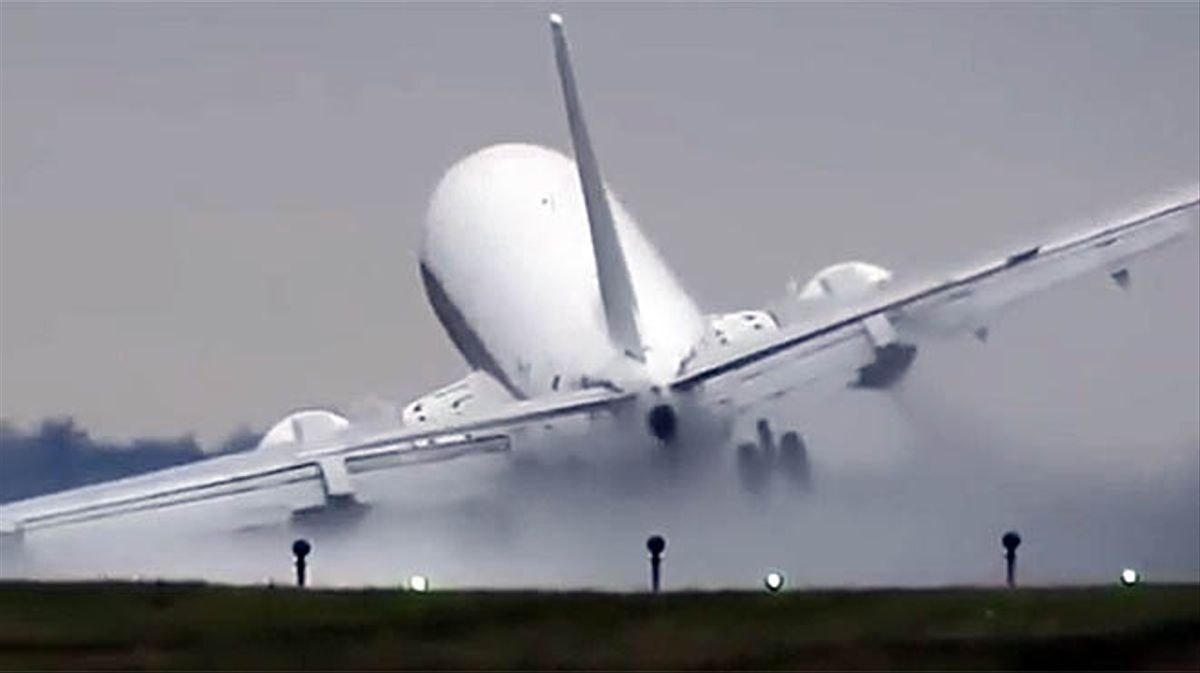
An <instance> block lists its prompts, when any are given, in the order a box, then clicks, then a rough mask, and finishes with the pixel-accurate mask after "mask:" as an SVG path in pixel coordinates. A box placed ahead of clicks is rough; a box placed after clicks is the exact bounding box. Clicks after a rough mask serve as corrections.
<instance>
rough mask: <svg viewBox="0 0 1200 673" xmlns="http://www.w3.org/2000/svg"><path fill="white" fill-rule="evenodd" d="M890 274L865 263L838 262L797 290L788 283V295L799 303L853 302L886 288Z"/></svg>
mask: <svg viewBox="0 0 1200 673" xmlns="http://www.w3.org/2000/svg"><path fill="white" fill-rule="evenodd" d="M891 280H892V272H891V271H888V270H887V269H885V268H883V267H881V266H875V265H874V264H868V263H866V262H842V263H841V264H834V265H833V266H828V267H825V268H824V269H821V270H820V271H818V272H817V274H816V275H814V276H813V277H812V279H811V280H809V281H808V283H806V284H805V285H804V287H803V288H802V289H801V288H798V287H797V284H796V283H794V282H793V283H792V285H791V287H790V288H789V290H790V293H791V294H793V295H794V296H796V297H797V298H799V299H802V300H814V299H830V298H836V299H840V300H845V299H857V298H861V297H863V296H866V295H868V294H870V293H871V292H877V291H879V290H882V289H883V288H885V287H887V285H888V283H890V282H891Z"/></svg>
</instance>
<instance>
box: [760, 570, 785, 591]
mask: <svg viewBox="0 0 1200 673" xmlns="http://www.w3.org/2000/svg"><path fill="white" fill-rule="evenodd" d="M763 586H765V587H766V588H767V591H770V592H771V593H775V592H776V591H779V590H780V589H782V588H783V575H782V574H780V573H777V572H769V573H767V576H766V577H764V578H763Z"/></svg>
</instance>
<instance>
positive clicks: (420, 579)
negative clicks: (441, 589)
mask: <svg viewBox="0 0 1200 673" xmlns="http://www.w3.org/2000/svg"><path fill="white" fill-rule="evenodd" d="M408 588H409V590H410V591H416V592H418V593H424V592H426V591H429V579H428V578H426V577H425V576H424V575H413V576H412V577H410V578H408Z"/></svg>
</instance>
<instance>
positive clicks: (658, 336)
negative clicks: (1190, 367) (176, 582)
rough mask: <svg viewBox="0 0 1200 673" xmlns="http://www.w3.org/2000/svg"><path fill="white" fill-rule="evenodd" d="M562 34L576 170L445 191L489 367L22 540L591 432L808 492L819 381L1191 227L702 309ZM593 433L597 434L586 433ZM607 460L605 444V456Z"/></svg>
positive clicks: (110, 488) (314, 422)
mask: <svg viewBox="0 0 1200 673" xmlns="http://www.w3.org/2000/svg"><path fill="white" fill-rule="evenodd" d="M550 24H551V25H550V28H551V32H552V36H553V44H554V53H555V59H556V62H557V66H558V74H559V77H560V80H561V85H562V92H563V97H564V100H565V104H566V113H567V121H568V125H569V128H570V135H571V143H572V147H573V149H574V155H575V160H574V161H572V160H571V159H570V158H568V157H566V156H564V155H562V154H560V153H558V152H556V151H554V150H551V149H547V148H543V147H537V146H533V145H521V144H506V145H497V146H494V147H489V148H486V149H483V150H481V151H479V152H476V153H475V154H472V155H470V156H468V157H466V158H465V159H463V160H461V161H460V162H458V163H457V164H456V165H454V166H453V167H452V168H450V170H449V171H447V173H446V174H445V176H444V177H443V178H442V180H441V182H440V183H439V184H438V186H437V188H436V189H435V191H434V193H433V196H432V199H431V202H430V205H429V210H428V215H427V219H426V222H425V238H424V242H423V245H422V249H421V253H420V270H421V276H422V279H423V281H424V284H425V290H426V292H427V294H428V298H429V301H430V303H431V304H432V306H433V309H434V312H435V313H436V315H437V317H438V319H439V320H440V321H441V323H442V325H443V326H444V327H445V329H446V332H447V333H448V334H449V336H450V338H451V340H452V341H453V342H454V345H455V346H456V347H457V348H458V350H459V352H461V353H462V356H463V358H464V359H465V360H466V361H467V363H468V364H469V366H470V369H471V372H470V373H469V374H468V375H467V376H466V377H465V378H463V379H462V380H460V381H458V382H456V383H454V384H452V385H449V386H446V387H445V388H442V389H440V390H437V391H435V392H432V393H430V394H428V395H426V396H424V397H421V398H420V399H417V400H415V401H414V402H412V403H411V404H409V405H407V406H406V407H404V408H403V410H402V411H401V412H400V413H399V414H398V416H399V417H398V418H393V419H391V420H389V421H387V422H385V423H380V422H372V423H361V424H356V423H351V422H350V421H349V420H347V419H346V418H344V417H342V416H340V415H338V414H336V413H334V412H331V411H327V410H320V409H312V410H303V411H298V412H296V413H293V414H291V415H289V416H287V417H286V418H284V419H283V420H282V421H280V422H279V423H278V424H277V425H275V426H274V427H273V428H272V429H271V430H270V431H269V432H268V433H267V434H266V435H265V436H264V438H263V439H262V441H261V443H260V444H259V446H258V447H257V448H256V449H255V450H253V451H250V452H246V453H243V454H236V455H228V456H221V457H216V458H212V459H209V460H205V461H200V462H198V463H193V464H189V465H184V466H181V467H177V468H173V469H168V470H163V471H160V472H155V473H151V474H147V475H141V476H137V477H133V478H129V479H123V480H119V481H115V482H110V483H105V484H99V485H94V486H88V487H83V488H79V489H74V490H71V491H66V492H63V493H57V494H52V495H47V496H42V497H36V498H31V499H28V500H24V501H20V502H14V503H10V504H7V505H4V506H3V507H0V532H3V533H5V534H8V535H10V536H14V537H17V538H26V537H29V536H36V535H38V534H39V532H40V531H42V530H44V529H52V528H60V527H68V526H81V525H84V524H86V523H88V522H94V521H97V520H102V519H114V518H119V517H124V516H132V515H135V514H136V513H142V512H147V511H158V510H165V509H169V508H176V507H181V506H183V505H191V506H197V505H201V506H202V505H203V504H204V503H207V502H214V501H223V502H231V501H237V500H239V499H244V498H249V497H252V496H253V495H254V494H261V493H274V494H276V495H278V496H279V497H280V498H282V499H283V500H285V501H286V502H287V503H288V508H289V509H290V511H291V512H292V513H293V514H294V515H297V516H307V515H309V514H313V513H320V512H323V511H330V510H333V509H337V508H340V507H343V506H346V505H349V506H352V507H353V506H359V505H368V506H369V505H370V498H369V497H367V496H366V495H365V493H364V489H363V487H362V485H363V483H364V480H366V479H368V478H370V476H371V473H384V472H389V471H393V470H411V469H415V466H417V465H422V464H428V463H432V462H441V461H450V460H455V461H470V460H472V457H473V456H481V455H485V454H488V455H492V456H496V455H498V454H499V455H507V456H509V457H514V458H515V457H517V456H519V455H520V452H521V448H522V441H523V439H524V438H525V437H527V435H528V433H530V432H541V431H542V430H543V429H544V428H547V427H551V428H554V427H574V428H576V429H580V428H582V434H580V433H578V432H577V433H576V435H575V436H574V437H564V438H563V439H562V440H561V441H562V442H563V443H564V444H566V443H577V444H589V443H594V440H596V439H600V440H601V441H600V442H599V444H602V445H603V447H602V448H596V449H594V450H596V451H604V452H606V455H605V456H604V457H603V459H604V460H613V461H617V462H620V463H621V464H623V465H627V466H628V465H633V466H634V467H635V469H636V468H637V466H638V465H648V464H651V463H655V462H656V461H657V462H663V461H662V459H663V458H664V457H665V458H668V459H669V460H667V461H666V462H667V463H668V464H671V463H672V461H674V463H678V464H689V462H690V459H692V458H695V459H696V462H703V460H702V459H704V458H711V457H714V456H715V457H717V458H721V457H727V458H728V461H727V462H728V463H732V464H734V465H736V466H737V470H736V471H737V472H738V473H739V474H740V478H741V479H742V480H743V483H744V485H745V486H746V487H748V488H749V489H750V490H755V489H757V488H760V487H761V486H762V484H763V481H764V478H765V476H768V475H770V474H779V475H782V476H784V477H786V478H787V479H788V480H791V481H792V482H794V483H795V484H797V485H799V486H800V487H804V486H805V485H806V484H807V483H808V481H809V479H810V467H809V465H810V462H809V456H808V449H807V447H806V446H805V443H804V441H803V439H802V438H801V435H800V434H799V432H798V431H797V430H794V429H786V431H784V432H782V433H780V434H779V438H778V440H776V438H775V435H776V429H775V428H772V427H771V424H770V422H769V421H768V420H767V419H766V418H765V417H764V416H761V415H760V414H758V413H756V410H758V409H759V408H760V407H761V405H763V404H764V403H767V402H769V401H770V400H773V399H776V398H779V397H781V396H784V395H788V394H790V393H794V392H796V391H799V390H800V389H802V388H807V387H811V386H817V385H818V384H822V383H823V384H830V385H832V386H833V387H835V388H844V387H845V386H850V387H852V388H866V389H884V388H888V387H890V386H892V385H893V384H895V383H896V382H897V381H899V380H900V379H901V378H902V377H903V376H904V375H905V373H906V371H908V369H909V367H910V365H911V364H912V363H913V361H914V358H915V357H916V355H917V353H918V345H919V343H920V342H921V341H922V340H924V339H929V338H934V337H937V336H944V335H955V334H973V335H974V336H975V337H976V338H978V339H980V340H985V339H986V337H987V325H988V324H989V322H990V321H992V320H994V319H995V316H996V315H997V313H998V312H999V311H1000V310H1001V309H1002V308H1004V307H1007V306H1008V305H1010V304H1012V303H1013V302H1015V301H1016V300H1018V299H1021V298H1023V297H1026V296H1029V295H1031V294H1032V293H1034V292H1036V291H1039V290H1043V289H1046V288H1048V287H1051V286H1053V285H1056V284H1058V283H1060V282H1062V281H1065V280H1068V279H1070V278H1073V277H1076V276H1079V275H1082V274H1085V273H1087V272H1090V271H1093V270H1099V271H1102V272H1104V273H1107V274H1109V275H1110V276H1111V278H1112V280H1113V281H1114V282H1115V283H1116V285H1118V286H1120V287H1121V288H1128V286H1129V284H1130V270H1129V263H1130V261H1131V260H1132V258H1134V257H1135V256H1137V255H1140V254H1142V253H1145V252H1149V251H1151V250H1154V249H1157V248H1160V247H1162V246H1164V245H1167V244H1169V243H1172V242H1175V241H1177V240H1179V239H1180V238H1181V237H1183V236H1184V235H1186V234H1188V233H1189V232H1190V231H1191V230H1192V229H1193V228H1194V222H1195V220H1196V214H1197V211H1198V208H1197V205H1198V203H1200V200H1198V198H1197V195H1196V193H1195V190H1193V191H1192V192H1191V193H1189V194H1188V195H1187V196H1186V197H1185V198H1182V199H1178V200H1174V201H1172V202H1170V203H1165V204H1162V205H1161V206H1159V207H1156V208H1154V209H1151V210H1149V211H1148V212H1144V213H1141V214H1137V215H1135V216H1132V217H1128V218H1118V219H1115V220H1113V221H1109V222H1104V223H1099V224H1096V225H1095V226H1093V227H1092V228H1089V229H1086V230H1084V231H1079V232H1077V233H1075V234H1074V235H1070V236H1067V237H1064V238H1060V239H1058V240H1049V241H1044V242H1041V243H1037V244H1031V245H1028V246H1025V247H1022V248H1020V249H1018V250H1014V251H1012V253H1011V254H1008V255H1004V256H1002V257H1000V258H999V259H996V260H994V261H992V262H990V263H987V264H983V265H979V266H973V267H971V268H966V269H963V270H962V271H961V272H959V273H956V274H953V275H949V276H945V277H939V278H935V279H932V280H926V281H923V282H919V283H914V284H910V285H900V284H898V283H896V282H894V281H893V276H892V274H891V273H890V272H888V271H887V270H885V269H882V268H880V267H878V266H874V265H871V264H866V263H862V262H848V263H843V264H836V265H833V266H830V267H828V268H826V269H824V270H822V271H820V272H819V273H817V274H816V275H815V276H813V278H812V279H811V280H810V281H808V283H807V284H805V285H803V286H802V287H801V286H798V285H796V286H793V287H791V288H790V291H789V296H788V298H787V301H786V302H785V304H786V306H783V307H782V308H777V310H771V311H769V310H746V311H738V312H735V313H727V314H720V315H710V314H705V313H704V312H703V311H701V310H700V308H699V307H697V305H696V303H695V302H694V301H693V300H692V298H691V297H690V296H689V295H688V294H687V292H686V291H685V290H684V288H683V287H682V286H681V285H680V283H679V281H678V280H677V279H676V277H675V275H674V274H673V273H672V272H671V270H670V269H669V268H668V267H667V266H666V264H665V263H664V262H663V260H662V258H661V257H660V256H659V254H658V252H657V251H656V250H655V249H654V247H653V246H652V245H651V244H650V242H649V241H648V240H647V239H646V238H645V237H644V235H643V234H642V231H641V230H640V229H639V227H638V225H637V224H636V223H635V222H634V220H633V219H632V218H631V217H630V216H629V214H628V213H627V212H626V211H625V210H624V208H623V207H622V206H621V204H620V203H619V202H618V201H617V200H616V199H615V198H613V196H612V195H611V194H610V193H609V192H608V190H607V189H606V187H605V183H604V181H603V179H602V177H601V173H600V168H599V162H598V160H597V157H596V154H595V152H594V151H593V148H592V144H591V140H590V139H589V136H588V131H587V126H586V124H585V123H584V117H583V112H582V107H581V104H580V98H579V92H578V90H577V87H576V83H575V77H574V74H573V72H572V69H571V64H570V57H569V53H568V49H567V43H566V39H565V36H564V32H563V23H562V20H561V18H560V17H558V16H557V15H552V16H551V18H550ZM585 435H586V437H585ZM589 450H593V449H589Z"/></svg>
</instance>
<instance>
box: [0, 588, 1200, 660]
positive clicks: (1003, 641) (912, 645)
mask: <svg viewBox="0 0 1200 673" xmlns="http://www.w3.org/2000/svg"><path fill="white" fill-rule="evenodd" d="M560 667H566V668H660V669H661V668H830V667H832V668H857V669H863V668H869V669H881V668H882V669H888V668H902V669H911V668H936V669H947V668H989V669H994V668H1042V667H1050V668H1062V667H1076V668H1078V667H1087V668H1105V669H1112V668H1165V669H1182V670H1193V671H1195V670H1200V586H1198V585H1177V586H1139V587H1136V588H1132V589H1122V588H1119V587H1104V588H1082V589H1030V590H1019V591H1012V592H1010V591H1003V590H979V589H957V590H954V589H947V590H929V591H820V592H816V591H814V592H785V593H782V594H778V595H769V594H765V593H763V594H750V593H672V594H665V595H662V596H657V597H655V596H647V595H623V594H599V593H593V594H589V593H578V594H571V593H517V592H505V593H482V592H480V593H475V592H461V593H460V592H446V593H429V594H412V593H403V592H399V591H384V590H371V591H314V590H308V591H298V590H294V589H278V588H277V589H270V588H235V587H215V586H203V585H186V584H185V585H180V584H165V585H156V584H153V583H144V584H27V583H0V669H30V668H32V669H45V668H60V669H61V668H73V669H76V668H91V669H95V668H102V669H114V668H121V669H131V668H132V669H159V668H174V669H179V668H186V669H207V668H216V669H246V668H354V669H364V668H368V669H369V668H493V669H494V668H503V669H512V668H560Z"/></svg>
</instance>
